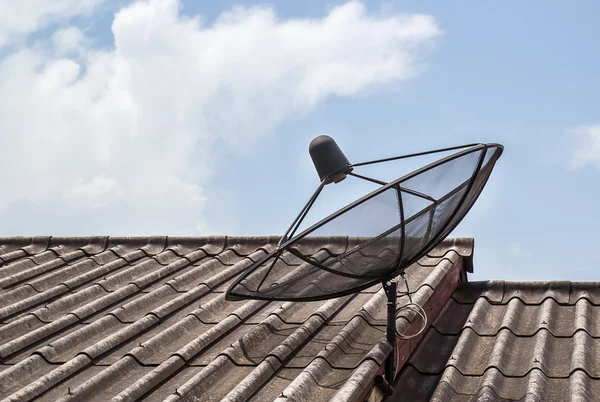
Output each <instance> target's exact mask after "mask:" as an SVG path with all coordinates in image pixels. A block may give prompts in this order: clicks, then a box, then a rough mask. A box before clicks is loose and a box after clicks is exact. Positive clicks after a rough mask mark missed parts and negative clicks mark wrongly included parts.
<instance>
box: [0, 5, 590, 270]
mask: <svg viewBox="0 0 600 402" xmlns="http://www.w3.org/2000/svg"><path fill="white" fill-rule="evenodd" d="M0 10H2V12H0V172H1V175H0V177H1V178H2V180H1V181H0V185H1V186H2V191H0V236H15V235H25V236H31V235H55V236H59V235H61V236H82V235H131V236H135V235H146V236H147V235H207V234H220V235H226V234H227V235H263V234H281V233H283V232H284V231H285V229H286V228H287V226H288V225H289V223H290V222H291V220H292V219H293V218H294V217H295V216H296V214H297V213H298V211H299V209H300V208H301V207H302V206H303V205H304V203H305V201H306V200H307V199H308V197H309V196H310V195H311V194H312V192H313V191H314V190H315V188H316V187H317V185H318V183H319V180H318V176H317V174H316V172H315V171H314V168H313V166H312V163H311V161H310V157H309V154H308V144H309V143H310V140H311V139H312V138H314V137H315V136H317V135H321V134H327V135H330V136H332V137H333V138H334V139H335V140H336V141H337V142H338V144H339V145H340V147H341V148H342V149H343V151H344V152H345V154H346V155H347V156H348V158H349V159H350V160H351V161H352V162H360V161H364V160H369V159H374V158H381V157H388V156H394V155H399V154H405V153H411V152H418V151H423V150H428V149H433V148H441V147H446V146H453V145H460V144H466V143H472V142H498V143H501V144H503V145H504V146H505V152H504V155H503V156H502V158H501V159H500V160H499V162H498V164H497V166H496V169H495V170H494V172H493V174H492V177H491V178H490V181H489V183H488V185H487V187H486V189H485V190H484V192H483V193H482V195H481V197H480V199H479V200H478V202H477V204H476V205H475V206H474V208H473V209H472V210H471V212H470V213H469V215H468V216H467V217H466V218H465V219H464V221H463V222H462V223H461V224H460V226H459V227H458V228H457V229H456V230H455V231H454V232H453V234H452V236H466V237H473V238H475V252H474V254H475V264H474V265H475V273H474V274H473V275H471V277H470V279H471V280H485V279H507V280H554V279H557V280H572V281H590V280H595V281H597V280H598V279H599V278H600V273H599V272H600V270H598V268H597V266H596V261H595V258H594V255H595V247H597V240H596V239H597V237H596V234H597V227H598V225H599V224H600V208H598V206H597V205H598V204H597V200H598V199H600V186H599V185H598V183H599V182H600V99H599V94H600V41H598V38H599V37H600V25H599V24H597V16H598V15H600V3H598V2H596V1H591V0H590V1H584V0H582V1H578V2H559V1H528V2H521V1H504V2H469V3H466V2H447V1H441V0H439V1H430V2H417V1H407V0H403V1H385V2H376V1H369V2H358V1H349V2H345V1H340V2H338V1H326V2H323V1H316V0H310V1H303V2H289V1H272V2H264V3H257V2H247V1H219V2H195V1H184V0H144V1H141V0H136V1H125V0H119V1H105V0H55V1H52V2H47V1H40V0H21V1H18V2H15V1H12V0H0ZM411 163H412V164H411ZM421 163H424V162H423V161H413V162H410V163H404V164H402V163H397V164H389V165H388V166H386V167H385V168H383V167H382V168H376V169H374V170H371V171H370V174H372V175H374V176H377V177H382V178H384V179H386V180H389V179H393V178H396V177H400V176H402V175H403V174H406V173H408V172H409V171H410V170H412V169H414V168H415V167H417V166H418V165H419V164H421ZM354 183H355V182H354ZM370 190H372V188H367V187H365V186H364V185H362V184H360V185H359V184H356V185H355V184H353V182H350V180H346V181H344V182H342V183H340V184H339V185H334V186H328V187H327V188H326V191H324V193H323V195H322V196H321V197H320V199H319V203H318V205H316V206H315V209H314V211H312V213H311V215H310V216H309V217H308V218H307V219H308V220H310V222H316V220H318V219H319V218H321V217H323V216H325V215H326V214H327V213H329V212H331V211H332V210H335V209H336V208H337V207H338V206H342V205H344V204H345V203H346V202H348V201H350V200H352V199H353V198H355V197H358V196H361V195H363V194H365V193H366V192H368V191H370Z"/></svg>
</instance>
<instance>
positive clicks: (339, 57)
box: [0, 0, 440, 234]
mask: <svg viewBox="0 0 600 402" xmlns="http://www.w3.org/2000/svg"><path fill="white" fill-rule="evenodd" d="M17 3H19V2H16V3H15V4H17ZM21 3H23V2H20V3H19V4H21ZM49 3H52V4H53V6H52V7H51V6H49V5H48V6H44V7H40V8H39V10H37V11H36V12H35V13H34V14H35V15H29V16H27V18H25V20H27V21H29V22H26V23H24V26H23V27H22V29H17V28H10V29H9V28H3V29H4V31H2V32H3V33H0V38H3V39H0V40H4V41H5V42H6V41H7V40H10V38H13V37H14V36H15V35H17V34H24V33H26V32H33V31H34V30H35V29H39V28H40V27H42V26H45V24H48V23H49V21H51V20H59V19H62V20H65V21H66V20H68V18H69V17H70V16H73V15H74V14H77V13H83V12H88V11H89V10H91V9H92V8H93V6H94V5H96V4H97V2H96V1H83V2H81V1H72V2H69V1H66V0H63V1H60V2H49ZM11 4H12V2H11ZM40 4H46V2H40ZM11 7H12V6H11ZM15 10H17V8H16V6H14V7H13V9H11V13H12V16H13V18H16V17H17V16H18V15H20V14H18V10H17V11H15ZM23 12H24V11H23ZM4 18H6V17H4ZM92 18H93V16H92ZM0 25H2V24H1V23H0ZM47 29H48V28H47ZM112 33H113V36H114V43H111V44H106V43H104V44H101V43H100V44H99V40H98V38H88V37H86V36H85V33H84V31H82V30H81V29H79V28H78V27H74V26H67V27H65V26H61V27H60V28H56V27H55V29H54V31H53V32H52V33H51V36H49V38H50V40H48V39H44V40H40V41H39V42H37V43H34V44H33V45H32V46H30V47H23V46H21V47H19V48H17V49H15V50H14V51H13V52H11V53H9V54H8V55H6V56H5V57H4V58H3V59H2V60H0V168H1V169H2V171H3V172H4V174H3V182H4V183H3V188H4V190H3V191H2V192H0V218H2V219H4V220H7V219H10V217H11V216H14V215H18V214H27V213H28V211H27V210H22V208H23V207H22V206H23V205H27V206H28V208H32V207H35V208H40V210H42V209H44V208H49V206H53V207H56V205H62V206H63V208H65V210H66V211H69V212H68V213H69V214H70V215H68V216H80V215H79V214H83V215H81V216H90V215H89V214H91V213H92V212H91V211H93V214H94V222H96V221H98V220H99V221H102V220H111V216H115V215H118V216H119V219H113V225H112V226H111V231H112V232H111V233H109V234H117V233H118V234H148V233H147V231H148V230H155V231H159V232H161V233H165V232H166V233H175V232H177V233H188V232H189V233H198V232H200V231H202V230H203V229H202V226H201V225H202V222H207V223H206V224H207V225H209V224H212V226H210V227H215V225H214V222H213V223H211V222H210V219H207V217H205V216H202V213H201V211H202V208H203V206H204V205H205V203H206V200H207V197H208V195H207V194H205V187H206V185H207V184H208V183H210V180H211V177H212V174H213V173H214V172H213V169H212V167H213V166H214V160H212V158H213V155H214V151H215V150H216V149H222V148H225V149H236V148H237V149H243V148H244V147H248V146H251V145H252V143H253V142H254V141H256V140H257V139H259V138H260V137H261V136H264V135H265V134H268V133H270V132H272V131H273V129H274V128H275V127H277V125H279V124H281V123H282V122H284V121H287V120H290V119H298V118H301V117H302V116H306V115H307V114H308V113H310V111H311V110H313V109H314V108H315V107H316V106H317V105H318V104H319V103H321V102H322V101H323V100H325V99H327V98H330V97H332V96H340V97H342V96H353V95H357V94H360V93H364V92H365V91H370V90H373V89H377V88H380V87H382V86H387V85H392V84H395V83H397V82H399V81H402V80H405V79H408V78H410V77H411V76H413V75H414V74H415V73H417V72H418V70H419V68H420V66H421V64H422V62H423V61H424V57H425V55H426V51H427V49H428V48H429V45H430V44H431V43H432V40H434V39H435V37H436V36H438V35H439V34H440V30H439V28H438V26H437V24H436V22H435V20H434V19H433V18H432V17H430V16H426V15H401V14H394V15H371V14H370V13H369V12H367V10H366V9H365V7H364V6H363V5H362V4H361V3H358V2H350V3H347V4H344V5H342V6H339V7H336V8H333V9H331V10H330V12H329V13H328V14H327V15H325V16H324V17H323V18H319V19H286V20H282V19H280V18H278V17H277V15H276V13H275V11H274V10H273V9H272V8H269V7H252V8H240V7H238V8H234V9H232V10H230V11H228V12H225V13H223V14H222V15H221V16H220V17H218V18H217V19H216V20H215V21H214V23H212V24H211V25H205V24H204V23H203V21H202V18H201V17H200V16H194V17H189V16H186V15H183V14H182V13H181V4H180V3H179V2H178V1H176V0H149V1H135V2H133V3H132V4H129V5H128V6H126V7H124V8H122V9H120V10H119V11H118V12H117V13H115V15H114V19H113V22H112ZM15 43H16V42H15ZM82 211H84V212H85V211H87V212H85V213H84V212H82ZM66 213H67V212H65V214H66ZM48 215H50V216H48V217H47V219H49V220H50V222H52V224H53V226H52V225H50V227H56V228H59V227H61V226H60V225H61V224H62V223H63V221H64V216H63V218H60V219H59V218H58V217H57V218H53V216H52V214H48ZM157 216H168V217H169V219H168V220H164V221H161V224H160V225H159V226H148V222H149V221H150V220H152V219H155V218H156V217H157ZM52 219H55V220H54V221H53V220H52ZM61 219H62V220H61ZM153 224H154V225H156V221H155V222H154V223H153ZM199 225H200V226H199ZM5 227H6V226H5ZM8 227H10V225H9V226H8ZM27 227H28V228H30V229H29V230H35V228H36V226H35V225H34V223H31V226H27ZM207 227H208V226H207ZM85 228H86V230H87V231H88V232H89V233H95V230H97V229H96V228H95V227H94V226H93V225H92V224H90V225H86V226H85ZM23 230H27V229H23ZM10 234H15V233H10ZM19 234H21V233H19Z"/></svg>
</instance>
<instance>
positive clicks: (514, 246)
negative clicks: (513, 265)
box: [509, 242, 532, 257]
mask: <svg viewBox="0 0 600 402" xmlns="http://www.w3.org/2000/svg"><path fill="white" fill-rule="evenodd" d="M509 249H510V254H511V255H512V256H513V257H531V255H532V252H531V250H530V249H528V248H526V247H525V246H523V244H521V243H518V242H515V243H511V244H510V246H509Z"/></svg>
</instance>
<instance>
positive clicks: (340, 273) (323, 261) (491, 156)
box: [226, 135, 504, 392]
mask: <svg viewBox="0 0 600 402" xmlns="http://www.w3.org/2000/svg"><path fill="white" fill-rule="evenodd" d="M503 149H504V148H503V146H502V145H500V144H468V145H461V146H457V147H450V148H443V149H437V150H433V151H427V152H420V153H414V154H409V155H402V156H396V157H391V158H385V159H379V160H373V161H368V162H362V163H355V164H351V163H350V162H349V161H348V159H347V158H346V156H345V155H344V153H343V152H342V151H341V149H340V148H339V147H338V145H337V144H336V143H335V141H334V140H333V139H332V138H331V137H328V136H324V135H322V136H319V137H316V138H315V139H313V140H312V142H311V143H310V147H309V151H310V155H311V158H312V160H313V163H314V165H315V168H316V170H317V173H318V174H319V178H320V180H321V184H320V185H319V187H318V188H317V190H316V191H315V193H314V194H313V195H312V197H311V198H310V199H309V200H308V202H307V203H306V205H305V206H304V207H303V208H302V210H301V211H300V213H299V214H298V216H297V217H296V219H294V221H293V222H292V224H291V225H290V227H289V228H288V230H287V231H286V233H285V234H284V235H283V237H282V238H281V240H280V242H279V244H278V245H277V248H276V249H275V250H274V251H273V252H271V253H269V254H268V255H267V256H265V257H264V258H263V259H262V260H260V261H257V262H256V263H254V264H252V265H251V266H250V267H249V268H248V269H247V270H246V271H245V272H244V273H243V274H242V275H241V276H240V277H239V278H238V279H237V280H236V281H235V282H234V283H233V284H232V285H231V286H230V287H229V288H228V289H227V292H226V298H227V299H228V300H240V299H258V300H284V301H315V300H324V299H331V298H336V297H340V296H344V295H348V294H351V293H355V292H358V291H360V290H362V289H366V288H368V287H371V286H373V285H375V284H377V283H383V286H384V289H385V292H386V294H387V297H388V327H387V328H388V329H387V340H388V342H390V344H391V345H392V347H394V346H395V330H396V324H395V317H396V298H397V292H396V282H395V281H393V279H394V278H395V277H397V276H399V275H401V274H403V273H404V270H405V269H406V268H407V267H408V266H410V265H411V264H413V263H414V262H416V261H417V260H418V259H420V258H421V257H423V256H424V255H425V254H427V253H428V252H429V251H430V250H431V249H433V248H434V247H435V246H436V245H438V244H439V243H440V242H441V241H442V240H443V239H444V238H445V237H446V236H448V234H450V232H451V231H452V230H453V229H454V228H455V227H456V226H457V225H458V224H459V223H460V221H461V220H462V219H463V218H464V216H465V215H466V214H467V212H469V210H470V209H471V207H472V206H473V204H474V203H475V201H476V200H477V198H478V197H479V195H480V194H481V191H482V190H483V187H484V186H485V184H486V182H487V180H488V178H489V176H490V174H491V172H492V169H493V168H494V165H495V163H496V161H497V160H498V158H499V157H500V155H502V151H503ZM448 151H457V152H456V153H454V154H452V155H450V156H447V157H445V158H442V159H440V160H438V161H435V162H433V163H430V164H428V165H427V166H424V167H422V168H420V169H417V170H415V171H413V172H411V173H409V174H407V175H405V176H403V177H400V178H399V179H396V180H393V181H391V182H385V181H381V180H377V179H374V178H371V177H367V176H363V175H360V174H357V173H355V172H354V170H355V168H357V167H360V166H365V165H371V164H377V163H384V162H389V161H394V160H399V159H405V158H411V157H417V156H422V155H428V154H434V153H439V152H448ZM348 176H351V177H353V178H356V179H362V180H367V181H369V182H373V183H376V184H378V185H380V187H379V188H377V189H376V190H375V191H373V192H371V193H370V194H367V195H365V196H364V197H362V198H360V199H358V200H356V201H354V202H352V203H350V204H348V205H347V206H345V207H343V208H341V209H340V210H338V211H337V212H335V213H333V214H331V215H329V216H328V217H326V218H324V219H322V220H321V221H319V222H317V223H315V224H314V225H312V226H310V227H309V228H308V229H306V230H304V231H303V232H302V233H300V234H298V235H296V231H297V229H298V227H299V226H300V224H301V223H302V221H303V220H304V218H305V217H306V215H307V213H308V212H309V210H310V209H311V208H312V206H313V205H314V203H315V201H316V200H317V198H318V197H319V194H320V193H321V191H322V190H323V187H324V186H325V185H327V184H331V183H339V182H340V181H342V180H344V179H346V178H347V177H348ZM348 228H351V229H352V230H349V229H348ZM349 232H352V233H353V234H355V233H359V234H360V235H353V236H348V235H345V236H344V233H349ZM331 233H338V234H340V235H342V236H343V237H344V238H345V243H346V246H345V249H344V250H341V251H339V252H337V253H334V254H331V253H330V252H329V250H327V251H326V250H320V251H318V252H317V253H313V251H314V248H313V247H310V246H311V245H315V244H319V242H321V243H322V242H323V241H326V238H324V237H323V236H324V235H325V234H327V235H329V236H330V234H331ZM393 356H394V352H392V353H390V357H388V360H387V361H386V378H385V380H387V381H383V379H380V381H383V384H381V383H380V386H381V387H382V388H383V389H387V390H388V392H391V385H390V384H393V380H394V374H395V366H394V364H395V362H394V360H393Z"/></svg>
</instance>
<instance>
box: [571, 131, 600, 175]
mask: <svg viewBox="0 0 600 402" xmlns="http://www.w3.org/2000/svg"><path fill="white" fill-rule="evenodd" d="M570 133H571V135H572V137H573V139H574V141H575V143H576V144H577V148H576V150H575V152H574V153H573V156H572V159H571V167H573V168H581V167H583V166H585V165H587V164H590V165H592V166H595V167H596V168H598V169H600V124H597V125H591V126H583V127H579V128H577V129H574V130H571V132H570Z"/></svg>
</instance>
